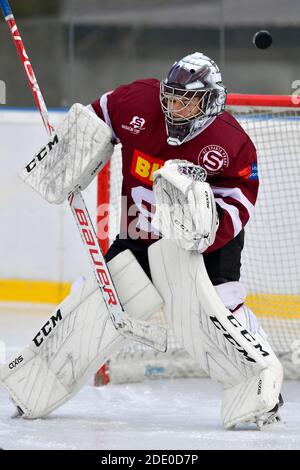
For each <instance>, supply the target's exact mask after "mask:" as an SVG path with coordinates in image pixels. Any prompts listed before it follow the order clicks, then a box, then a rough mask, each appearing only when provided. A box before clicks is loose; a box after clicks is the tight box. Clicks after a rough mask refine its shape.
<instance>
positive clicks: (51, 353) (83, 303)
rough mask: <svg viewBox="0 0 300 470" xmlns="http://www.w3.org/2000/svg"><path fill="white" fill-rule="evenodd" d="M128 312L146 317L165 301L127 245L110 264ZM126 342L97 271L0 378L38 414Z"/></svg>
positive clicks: (30, 414)
mask: <svg viewBox="0 0 300 470" xmlns="http://www.w3.org/2000/svg"><path fill="white" fill-rule="evenodd" d="M108 264H109V268H110V272H111V274H112V277H113V279H114V282H115V286H116V289H117V291H118V292H119V295H120V300H121V302H122V304H123V306H124V308H125V310H126V312H127V313H128V314H130V315H132V316H135V317H137V318H140V319H145V320H146V319H147V318H149V317H150V316H151V315H152V314H153V313H155V312H156V311H157V310H159V309H160V308H161V306H162V300H161V297H160V295H159V294H158V292H157V291H156V289H155V288H154V286H153V285H152V283H151V281H150V280H149V278H148V277H147V276H146V274H145V273H144V271H143V269H142V268H141V267H140V265H139V264H138V262H137V261H136V259H135V257H134V256H133V254H132V253H131V252H130V251H129V250H126V251H124V252H122V253H120V254H119V255H118V256H116V258H114V259H113V260H112V261H110V262H109V263H108ZM123 342H124V337H123V336H121V335H120V334H119V333H118V332H117V330H116V329H115V328H114V326H113V323H112V321H111V320H110V317H109V314H108V312H107V309H106V306H105V304H104V301H103V299H102V297H101V294H100V292H99V289H98V286H97V284H96V281H95V280H94V276H91V277H90V278H89V279H88V280H87V281H86V282H85V283H84V284H83V285H82V286H80V287H78V289H75V291H74V292H72V293H71V294H70V295H69V296H68V297H67V298H66V299H65V300H64V301H63V302H62V303H61V304H60V305H59V306H58V307H57V308H56V309H55V311H54V312H53V314H52V315H51V316H50V318H49V319H48V321H47V322H46V323H45V324H44V325H43V327H42V328H41V330H39V331H38V332H37V334H36V335H35V336H34V338H33V340H32V342H31V343H30V345H29V346H28V347H27V348H25V349H24V350H23V351H22V352H21V353H19V354H18V355H17V357H22V361H19V363H18V364H17V365H16V366H15V367H14V368H13V369H11V368H10V367H9V364H10V363H11V360H9V361H8V363H7V364H5V365H3V366H2V367H1V369H0V378H1V381H2V383H3V385H4V386H5V387H6V388H7V390H8V392H9V394H10V396H11V398H12V400H13V401H14V403H15V404H16V406H18V407H19V408H20V409H21V410H22V412H23V416H24V417H25V418H30V419H32V418H40V417H43V416H45V415H47V414H49V413H50V412H51V411H53V410H54V409H55V408H57V407H58V406H60V405H62V404H63V403H64V402H66V401H67V400H68V399H70V398H71V397H72V396H73V395H74V394H75V393H76V392H77V391H78V390H79V389H80V388H81V387H82V386H83V385H84V383H85V382H86V380H87V378H88V377H89V376H91V375H92V374H93V373H94V372H96V370H98V368H99V366H100V365H101V364H103V363H104V362H105V361H106V360H107V359H108V358H109V357H110V356H111V355H112V354H113V353H114V352H116V351H117V350H118V349H119V348H120V346H121V345H122V344H123Z"/></svg>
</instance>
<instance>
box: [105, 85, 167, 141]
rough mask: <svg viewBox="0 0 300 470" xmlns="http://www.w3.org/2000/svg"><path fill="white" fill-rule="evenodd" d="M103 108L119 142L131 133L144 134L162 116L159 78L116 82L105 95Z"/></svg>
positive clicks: (132, 134)
mask: <svg viewBox="0 0 300 470" xmlns="http://www.w3.org/2000/svg"><path fill="white" fill-rule="evenodd" d="M107 110H108V114H109V117H110V120H111V123H112V126H113V128H114V131H115V133H116V135H117V136H118V137H119V139H120V140H121V142H122V143H126V142H128V139H130V140H131V137H133V136H137V135H140V136H142V135H144V134H145V133H146V134H147V136H148V135H149V134H148V133H149V131H150V129H152V127H153V126H154V125H155V123H157V122H159V120H160V119H162V118H163V113H162V110H161V106H160V101H159V81H158V80H156V79H152V78H149V79H143V80H137V81H135V82H133V83H130V84H128V85H122V86H120V87H119V88H117V89H116V90H115V91H113V92H112V93H111V94H109V95H108V97H107ZM123 141H124V142H123Z"/></svg>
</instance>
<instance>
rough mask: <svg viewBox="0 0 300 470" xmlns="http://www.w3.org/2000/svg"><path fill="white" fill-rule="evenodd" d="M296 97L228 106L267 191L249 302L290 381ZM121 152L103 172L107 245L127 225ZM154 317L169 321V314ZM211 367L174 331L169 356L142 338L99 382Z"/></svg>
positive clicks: (234, 98) (298, 196)
mask: <svg viewBox="0 0 300 470" xmlns="http://www.w3.org/2000/svg"><path fill="white" fill-rule="evenodd" d="M293 101H296V99H295V98H294V100H293V99H292V97H290V96H265V95H237V94H232V95H229V96H228V99H227V111H229V112H230V113H232V114H233V115H234V116H235V117H236V118H237V120H238V121H239V122H240V124H241V125H242V127H243V128H244V129H245V131H246V132H247V133H248V134H249V136H250V137H251V139H252V141H253V142H254V144H255V146H256V149H257V154H258V167H259V177H260V189H259V195H258V200H257V204H256V208H255V211H254V215H253V217H252V218H251V220H250V222H249V224H248V225H247V227H246V236H245V247H244V250H243V253H242V271H241V281H242V282H243V284H244V285H245V287H246V289H247V292H248V295H247V299H246V304H247V305H248V306H249V307H250V308H251V309H252V310H253V311H254V313H255V314H256V316H257V317H259V319H260V322H261V323H262V325H263V327H264V329H265V330H266V332H267V333H268V337H269V341H270V343H271V344H272V346H273V348H274V350H275V352H276V353H277V355H278V356H279V359H280V360H281V362H282V363H283V366H284V371H285V377H286V378H299V377H300V254H299V253H300V236H299V231H300V222H299V219H300V210H299V204H300V185H299V174H300V102H299V103H295V102H293ZM120 152H121V149H120V147H118V148H116V151H115V153H114V156H113V158H112V161H111V163H110V165H109V167H107V168H106V169H105V175H103V173H101V176H100V178H101V184H99V194H98V208H99V213H98V221H97V227H98V234H99V237H100V241H101V243H102V246H103V249H104V250H107V248H108V246H109V244H110V243H111V242H112V241H113V240H114V238H115V236H116V234H117V233H118V228H119V218H120V192H121V184H122V168H121V154H120ZM153 321H155V322H158V323H161V324H163V323H164V319H163V318H162V316H156V318H154V319H153ZM202 375H203V372H202V371H201V369H200V368H199V366H198V365H197V364H195V363H194V361H193V360H192V359H191V358H190V356H188V354H187V353H186V352H185V351H183V350H182V348H181V347H180V345H179V344H178V343H177V342H176V341H175V339H174V337H173V335H172V332H170V333H169V347H168V352H167V353H165V354H162V353H157V352H155V351H153V350H152V349H150V348H147V347H143V346H142V345H140V344H137V343H130V342H127V344H126V345H125V346H124V348H123V349H122V351H120V352H119V353H118V354H117V355H115V356H114V357H112V358H111V359H110V360H109V361H108V363H107V365H105V366H104V367H103V368H102V370H101V371H100V372H99V373H98V374H97V375H96V378H95V382H96V383H97V384H99V383H105V382H107V381H112V382H128V381H140V380H143V379H144V378H158V377H198V376H202Z"/></svg>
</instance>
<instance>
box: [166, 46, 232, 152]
mask: <svg viewBox="0 0 300 470" xmlns="http://www.w3.org/2000/svg"><path fill="white" fill-rule="evenodd" d="M226 94H227V90H226V88H225V86H224V85H223V84H222V77H221V73H220V71H219V68H218V66H217V64H216V63H215V62H214V61H213V60H211V59H210V58H209V57H207V56H205V55H204V54H201V53H200V52H195V53H194V54H190V55H188V56H186V57H184V58H183V59H181V60H179V61H178V62H175V63H174V65H173V66H172V68H171V70H170V71H169V73H168V75H167V77H166V78H165V79H164V80H163V81H162V82H161V84H160V103H161V106H162V110H163V113H164V115H165V118H166V125H167V133H168V139H167V142H168V144H169V145H181V144H183V143H184V142H186V141H188V140H190V139H192V138H193V137H195V135H196V134H198V133H199V131H200V130H201V129H203V128H204V127H206V126H207V125H208V124H209V122H210V121H211V120H212V118H213V117H214V116H217V115H218V114H221V113H222V112H223V111H224V108H225V101H226Z"/></svg>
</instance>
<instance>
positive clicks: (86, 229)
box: [0, 0, 167, 352]
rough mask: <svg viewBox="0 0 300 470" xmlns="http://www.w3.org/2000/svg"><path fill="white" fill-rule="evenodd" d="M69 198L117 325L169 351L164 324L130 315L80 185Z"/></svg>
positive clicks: (41, 104)
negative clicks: (122, 301) (109, 267)
mask: <svg viewBox="0 0 300 470" xmlns="http://www.w3.org/2000/svg"><path fill="white" fill-rule="evenodd" d="M0 6H1V9H2V12H3V15H4V18H5V21H6V22H7V24H8V26H9V29H10V32H11V35H12V38H13V41H14V43H15V46H16V48H17V51H18V55H19V57H20V60H21V62H22V64H23V67H24V70H25V73H26V76H27V79H28V83H29V86H30V88H31V91H32V93H33V96H34V100H35V103H36V105H37V107H38V109H39V111H40V114H41V117H42V120H43V123H44V126H45V128H46V131H47V133H48V136H49V137H53V136H54V135H55V130H54V127H53V126H52V125H51V123H50V120H49V114H48V110H47V107H46V104H45V101H44V99H43V96H42V93H41V91H40V88H39V85H38V83H37V79H36V77H35V74H34V72H33V68H32V66H31V63H30V61H29V58H28V55H27V52H26V50H25V47H24V44H23V41H22V38H21V36H20V33H19V30H18V27H17V25H16V22H15V18H14V16H13V13H12V10H11V7H10V5H9V2H8V1H7V0H0ZM68 202H69V205H70V207H71V210H72V213H73V216H74V219H75V222H76V225H77V227H78V229H79V232H80V235H81V239H82V241H83V244H84V246H85V250H86V253H87V255H88V258H89V260H90V263H91V265H92V268H93V272H94V275H95V278H96V280H97V284H98V286H99V292H100V294H101V296H102V297H103V299H104V301H105V304H106V307H107V310H108V312H109V315H110V318H111V320H112V322H113V324H114V326H115V328H116V329H117V330H118V331H119V333H120V334H122V335H123V336H126V337H130V338H131V339H134V340H136V341H139V342H142V343H145V344H147V345H148V346H151V347H153V348H155V349H158V350H160V351H163V352H164V351H166V348H167V335H166V330H165V329H164V328H162V327H159V326H156V325H153V324H150V323H148V322H144V321H141V320H136V319H135V318H132V317H129V316H128V315H127V314H126V312H125V311H124V309H123V307H122V305H121V303H120V300H119V297H118V294H117V292H116V289H115V287H114V284H113V280H112V278H111V275H110V273H109V270H108V267H107V265H106V262H105V259H104V256H103V254H102V251H101V248H100V245H99V241H98V238H97V235H96V232H95V229H94V226H93V223H92V221H91V218H90V215H89V213H88V210H87V207H86V205H85V202H84V199H83V197H82V194H81V191H80V188H79V187H78V188H74V190H73V192H72V193H71V194H70V195H69V198H68Z"/></svg>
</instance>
